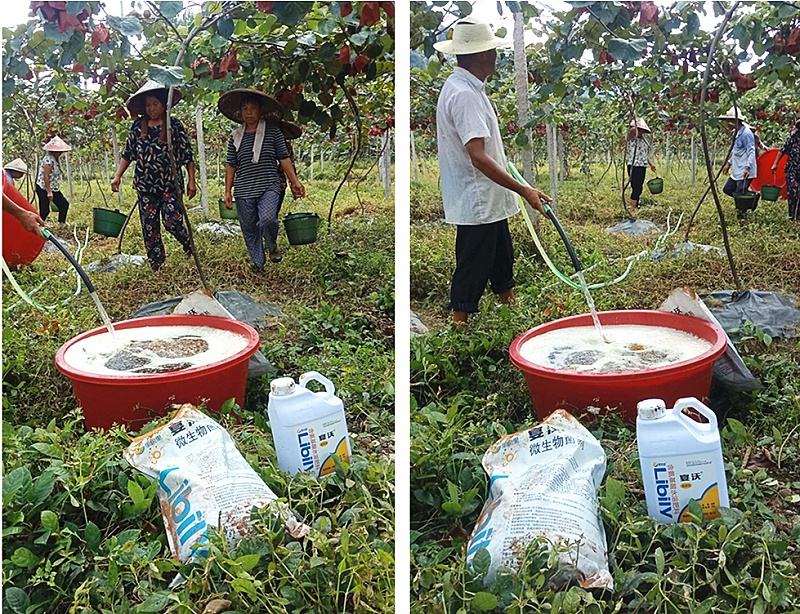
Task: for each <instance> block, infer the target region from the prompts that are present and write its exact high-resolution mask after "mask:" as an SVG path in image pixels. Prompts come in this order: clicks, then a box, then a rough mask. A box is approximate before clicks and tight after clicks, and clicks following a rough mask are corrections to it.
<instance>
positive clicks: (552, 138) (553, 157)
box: [546, 124, 558, 209]
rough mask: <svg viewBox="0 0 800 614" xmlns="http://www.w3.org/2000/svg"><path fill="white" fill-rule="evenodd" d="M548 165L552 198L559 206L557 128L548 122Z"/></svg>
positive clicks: (555, 204)
mask: <svg viewBox="0 0 800 614" xmlns="http://www.w3.org/2000/svg"><path fill="white" fill-rule="evenodd" d="M546 130H547V167H548V171H549V174H550V198H552V199H553V208H554V209H555V208H556V207H557V206H558V151H557V146H556V134H555V133H556V128H555V126H553V124H547V126H546Z"/></svg>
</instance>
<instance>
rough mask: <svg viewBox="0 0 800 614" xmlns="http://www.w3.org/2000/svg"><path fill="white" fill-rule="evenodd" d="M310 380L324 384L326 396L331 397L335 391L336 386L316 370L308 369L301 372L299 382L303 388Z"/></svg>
mask: <svg viewBox="0 0 800 614" xmlns="http://www.w3.org/2000/svg"><path fill="white" fill-rule="evenodd" d="M311 381H315V382H319V383H320V384H322V385H323V386H325V396H327V397H332V396H333V395H334V394H335V393H336V388H335V387H334V385H333V382H332V381H331V380H329V379H328V378H327V377H325V376H324V375H322V374H320V373H317V372H316V371H308V372H307V373H303V375H301V376H300V381H299V384H300V386H302V387H303V388H305V387H306V384H307V383H308V382H311Z"/></svg>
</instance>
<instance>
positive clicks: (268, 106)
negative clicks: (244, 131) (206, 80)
mask: <svg viewBox="0 0 800 614" xmlns="http://www.w3.org/2000/svg"><path fill="white" fill-rule="evenodd" d="M248 96H254V97H256V98H258V100H260V101H261V115H262V116H264V117H267V116H268V115H270V116H273V117H275V118H276V119H279V118H281V117H283V106H281V103H280V102H278V101H277V100H275V99H274V98H273V97H272V96H270V95H269V94H265V93H264V92H260V91H258V90H254V89H250V88H242V89H237V90H231V91H230V92H225V93H224V94H223V95H222V96H220V97H219V102H217V108H218V109H219V112H220V113H222V114H223V115H224V116H225V117H227V118H228V119H230V120H231V121H235V122H236V123H237V124H243V123H244V119H243V118H242V108H241V107H242V100H244V99H245V98H246V97H248Z"/></svg>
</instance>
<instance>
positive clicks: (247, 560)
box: [236, 554, 261, 571]
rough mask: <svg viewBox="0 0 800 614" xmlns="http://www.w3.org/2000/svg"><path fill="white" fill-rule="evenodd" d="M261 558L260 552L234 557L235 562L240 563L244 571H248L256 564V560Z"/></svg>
mask: <svg viewBox="0 0 800 614" xmlns="http://www.w3.org/2000/svg"><path fill="white" fill-rule="evenodd" d="M260 559H261V555H260V554H245V555H244V556H240V557H239V558H238V559H236V564H237V565H241V566H242V569H243V570H244V571H250V570H252V569H253V567H255V566H256V565H258V561H259V560H260Z"/></svg>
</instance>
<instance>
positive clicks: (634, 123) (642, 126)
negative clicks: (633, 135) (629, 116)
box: [628, 117, 653, 132]
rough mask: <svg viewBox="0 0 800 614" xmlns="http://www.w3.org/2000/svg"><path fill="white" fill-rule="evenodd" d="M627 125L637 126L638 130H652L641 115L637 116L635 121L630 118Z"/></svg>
mask: <svg viewBox="0 0 800 614" xmlns="http://www.w3.org/2000/svg"><path fill="white" fill-rule="evenodd" d="M628 127H629V128H638V129H639V130H644V131H645V132H653V131H652V130H650V126H648V125H647V122H646V121H644V119H643V118H641V117H637V118H636V120H635V121H634V120H631V123H630V124H628Z"/></svg>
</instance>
